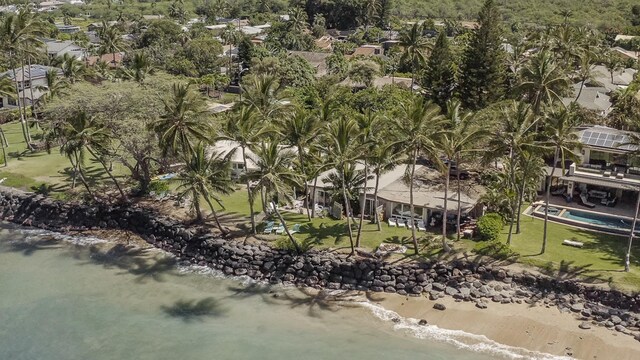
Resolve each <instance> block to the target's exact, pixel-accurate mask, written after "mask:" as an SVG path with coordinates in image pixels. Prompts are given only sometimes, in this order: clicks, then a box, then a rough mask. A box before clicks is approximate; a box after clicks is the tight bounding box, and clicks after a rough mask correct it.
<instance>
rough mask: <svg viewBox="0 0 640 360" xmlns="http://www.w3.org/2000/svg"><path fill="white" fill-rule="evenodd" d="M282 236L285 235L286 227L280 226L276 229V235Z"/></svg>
mask: <svg viewBox="0 0 640 360" xmlns="http://www.w3.org/2000/svg"><path fill="white" fill-rule="evenodd" d="M282 234H284V225H282V224H280V226H278V227H277V228H276V235H282Z"/></svg>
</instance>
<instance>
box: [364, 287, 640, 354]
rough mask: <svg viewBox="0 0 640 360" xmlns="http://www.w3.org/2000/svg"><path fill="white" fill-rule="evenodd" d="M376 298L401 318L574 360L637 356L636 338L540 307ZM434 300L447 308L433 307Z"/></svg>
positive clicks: (555, 309) (388, 296)
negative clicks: (584, 324) (587, 325)
mask: <svg viewBox="0 0 640 360" xmlns="http://www.w3.org/2000/svg"><path fill="white" fill-rule="evenodd" d="M379 298H380V299H379V301H377V300H376V301H375V302H376V303H377V304H379V305H380V306H382V307H384V308H385V309H388V310H391V311H394V312H396V313H398V314H399V315H400V316H402V317H405V318H415V319H425V320H427V322H428V323H429V324H431V325H436V326H438V327H440V328H445V329H451V330H462V331H465V332H468V333H473V334H478V335H484V336H486V337H488V338H489V339H491V340H493V341H496V342H498V343H501V344H505V345H509V346H514V347H521V348H525V349H528V350H533V351H538V352H542V353H549V354H553V355H560V356H570V357H574V358H578V359H616V360H624V359H629V360H631V359H640V341H637V340H635V339H634V338H633V337H632V336H629V335H625V334H621V333H618V332H616V331H612V330H610V329H607V328H604V327H599V326H596V325H593V324H592V327H591V329H588V330H583V329H580V328H579V327H578V325H579V324H580V323H581V321H580V320H578V319H577V318H576V315H574V314H571V313H561V312H560V311H559V310H558V309H557V308H555V307H550V308H547V307H545V306H544V305H537V306H531V305H528V304H496V303H489V304H488V308H487V309H478V308H476V307H475V304H474V303H470V302H456V301H455V300H454V299H452V298H443V299H439V300H437V301H431V300H429V299H427V298H424V297H419V298H415V297H404V296H397V295H388V294H384V295H380V296H379ZM436 302H438V303H441V304H444V305H445V306H446V307H447V309H446V310H444V311H441V310H436V309H434V308H433V305H434V304H435V303H436Z"/></svg>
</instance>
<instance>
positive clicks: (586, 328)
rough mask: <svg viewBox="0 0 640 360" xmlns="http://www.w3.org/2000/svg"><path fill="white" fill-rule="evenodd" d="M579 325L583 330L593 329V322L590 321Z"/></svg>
mask: <svg viewBox="0 0 640 360" xmlns="http://www.w3.org/2000/svg"><path fill="white" fill-rule="evenodd" d="M578 327H579V328H580V329H583V330H589V329H591V324H590V323H589V322H588V321H583V322H581V323H580V325H578Z"/></svg>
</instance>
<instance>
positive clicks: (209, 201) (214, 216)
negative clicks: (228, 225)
mask: <svg viewBox="0 0 640 360" xmlns="http://www.w3.org/2000/svg"><path fill="white" fill-rule="evenodd" d="M204 199H205V201H206V202H207V204H208V205H209V208H210V209H211V215H213V221H215V222H216V227H218V229H219V230H220V232H221V233H222V236H226V235H227V232H226V231H225V230H224V229H223V228H222V225H221V224H220V219H218V213H217V212H216V209H215V208H214V207H213V203H212V202H211V199H209V197H208V196H205V197H204Z"/></svg>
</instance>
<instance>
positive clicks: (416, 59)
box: [398, 22, 429, 91]
mask: <svg viewBox="0 0 640 360" xmlns="http://www.w3.org/2000/svg"><path fill="white" fill-rule="evenodd" d="M398 45H400V47H402V48H403V49H404V51H403V52H402V56H401V57H400V61H401V62H403V63H405V64H409V67H410V68H411V91H413V85H414V83H415V79H416V72H417V71H418V70H419V68H420V67H421V66H423V65H424V64H425V62H426V60H425V51H426V50H427V49H428V48H429V42H428V41H427V39H426V38H425V37H424V36H422V27H421V26H420V25H418V23H417V22H416V23H415V24H413V26H411V28H410V29H408V30H407V31H404V32H402V34H401V35H400V42H399V44H398Z"/></svg>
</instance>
